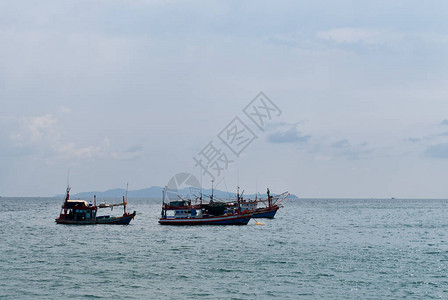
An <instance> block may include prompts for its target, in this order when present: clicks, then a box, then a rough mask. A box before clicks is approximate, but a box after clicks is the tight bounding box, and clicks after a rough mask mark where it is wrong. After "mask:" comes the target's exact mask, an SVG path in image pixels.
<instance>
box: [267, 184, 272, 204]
mask: <svg viewBox="0 0 448 300" xmlns="http://www.w3.org/2000/svg"><path fill="white" fill-rule="evenodd" d="M266 193H267V194H268V205H269V207H271V206H272V197H271V192H270V191H269V188H267V191H266Z"/></svg>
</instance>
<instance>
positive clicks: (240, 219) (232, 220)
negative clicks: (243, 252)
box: [159, 213, 253, 225]
mask: <svg viewBox="0 0 448 300" xmlns="http://www.w3.org/2000/svg"><path fill="white" fill-rule="evenodd" d="M252 215H253V214H252V213H250V214H241V215H230V216H211V217H202V218H160V219H159V223H160V224H161V225H247V223H249V221H250V219H251V218H252Z"/></svg>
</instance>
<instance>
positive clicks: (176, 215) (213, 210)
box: [159, 188, 253, 225]
mask: <svg viewBox="0 0 448 300" xmlns="http://www.w3.org/2000/svg"><path fill="white" fill-rule="evenodd" d="M165 195H166V188H165V189H164V190H163V203H162V216H161V217H160V218H159V224H161V225H247V223H249V221H250V219H251V218H252V216H253V212H244V213H243V212H241V209H239V210H237V211H235V212H226V210H225V209H226V207H225V204H222V203H216V202H215V203H214V202H213V201H211V203H208V204H203V203H202V196H201V198H200V203H199V204H196V205H192V204H191V200H184V199H180V200H175V201H170V202H168V203H166V201H165V199H166V196H165ZM212 199H213V198H212Z"/></svg>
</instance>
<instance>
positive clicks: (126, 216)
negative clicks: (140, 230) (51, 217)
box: [55, 186, 136, 225]
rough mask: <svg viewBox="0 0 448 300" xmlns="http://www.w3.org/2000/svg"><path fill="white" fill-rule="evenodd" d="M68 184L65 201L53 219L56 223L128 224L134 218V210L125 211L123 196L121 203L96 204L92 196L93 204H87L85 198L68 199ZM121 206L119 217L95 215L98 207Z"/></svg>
mask: <svg viewBox="0 0 448 300" xmlns="http://www.w3.org/2000/svg"><path fill="white" fill-rule="evenodd" d="M69 198H70V186H68V187H67V194H66V196H65V201H64V203H63V204H62V209H61V213H60V214H59V218H57V219H56V220H55V221H56V223H58V224H70V225H75V224H76V225H93V224H111V225H115V224H116V225H128V224H129V223H130V222H131V220H132V219H134V217H135V214H136V212H135V211H134V212H133V213H128V212H126V204H127V202H126V201H125V198H124V196H123V203H118V204H104V205H101V206H97V205H96V196H95V197H94V204H93V205H91V204H88V203H87V201H85V200H70V199H69ZM114 206H123V211H124V212H123V215H122V216H119V217H112V216H97V215H96V214H97V211H98V208H100V207H101V208H102V207H111V208H113V207H114Z"/></svg>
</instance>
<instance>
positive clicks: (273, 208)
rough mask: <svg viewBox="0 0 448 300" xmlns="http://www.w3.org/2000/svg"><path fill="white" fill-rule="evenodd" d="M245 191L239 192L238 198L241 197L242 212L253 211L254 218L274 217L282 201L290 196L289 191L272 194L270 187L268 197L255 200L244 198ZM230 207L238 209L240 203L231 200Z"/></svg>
mask: <svg viewBox="0 0 448 300" xmlns="http://www.w3.org/2000/svg"><path fill="white" fill-rule="evenodd" d="M243 194H244V191H243V193H242V194H241V195H240V194H239V191H238V193H237V198H238V199H239V203H240V204H239V205H240V207H241V211H242V212H247V211H252V212H253V216H252V218H268V219H273V218H274V216H275V214H276V213H277V211H278V210H279V209H280V207H282V206H281V205H280V202H282V201H283V200H284V199H286V197H288V196H289V195H290V194H289V193H288V192H284V193H282V194H280V195H276V196H271V192H270V191H269V188H268V189H267V196H268V197H267V199H262V198H261V199H257V198H255V200H250V199H249V200H245V199H243ZM259 203H262V205H264V206H262V207H258V204H259ZM228 207H229V208H230V209H232V208H233V209H237V207H238V204H237V203H235V202H229V203H228Z"/></svg>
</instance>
